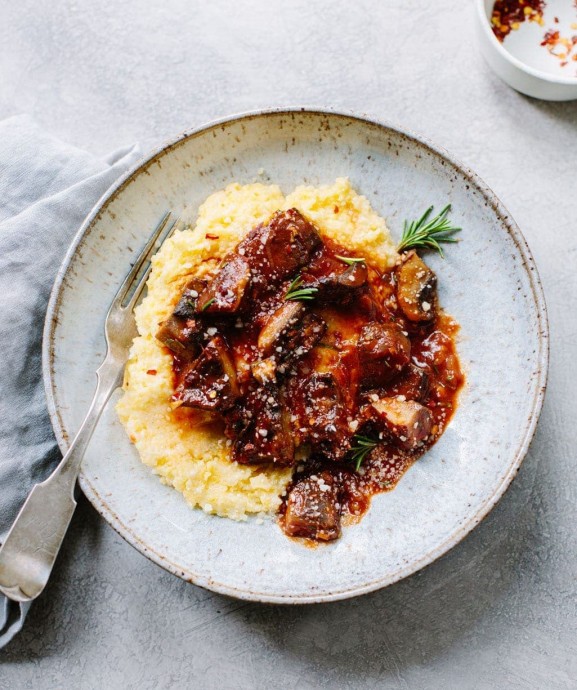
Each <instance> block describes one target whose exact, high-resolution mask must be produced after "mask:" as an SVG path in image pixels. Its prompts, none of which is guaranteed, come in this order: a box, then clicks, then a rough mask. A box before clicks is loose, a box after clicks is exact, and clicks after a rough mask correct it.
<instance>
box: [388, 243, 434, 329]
mask: <svg viewBox="0 0 577 690" xmlns="http://www.w3.org/2000/svg"><path fill="white" fill-rule="evenodd" d="M396 278H397V300H398V303H399V306H400V308H401V309H402V311H403V313H404V315H405V316H406V317H407V319H409V321H431V319H433V318H435V315H436V311H437V276H436V275H435V274H434V273H433V271H431V269H430V268H429V267H428V266H427V264H425V262H424V261H422V260H421V259H420V258H419V256H418V255H417V254H416V253H415V252H414V251H410V252H407V253H406V254H404V255H403V257H402V263H401V265H400V266H398V267H397V270H396Z"/></svg>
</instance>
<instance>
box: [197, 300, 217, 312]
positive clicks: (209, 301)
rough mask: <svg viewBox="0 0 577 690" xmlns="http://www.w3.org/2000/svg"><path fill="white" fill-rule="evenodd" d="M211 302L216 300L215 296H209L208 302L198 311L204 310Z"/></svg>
mask: <svg viewBox="0 0 577 690" xmlns="http://www.w3.org/2000/svg"><path fill="white" fill-rule="evenodd" d="M213 302H216V297H211V298H210V299H209V300H208V302H206V303H205V304H203V305H202V307H201V310H200V311H206V310H207V309H208V308H209V307H210V305H211V304H212V303H213Z"/></svg>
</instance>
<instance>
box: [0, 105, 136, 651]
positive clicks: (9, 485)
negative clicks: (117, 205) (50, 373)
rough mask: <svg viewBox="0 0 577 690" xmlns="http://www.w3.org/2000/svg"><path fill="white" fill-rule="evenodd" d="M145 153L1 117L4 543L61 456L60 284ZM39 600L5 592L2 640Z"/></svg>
mask: <svg viewBox="0 0 577 690" xmlns="http://www.w3.org/2000/svg"><path fill="white" fill-rule="evenodd" d="M138 158H139V151H138V148H137V147H135V146H133V147H128V148H124V149H121V150H119V151H116V152H115V153H113V154H111V155H110V156H108V157H107V158H106V159H104V160H102V159H99V158H96V157H94V156H91V155H90V154H88V153H86V152H84V151H81V150H79V149H77V148H74V147H73V146H70V145H68V144H65V143H62V142H61V141H58V140H57V139H54V138H53V137H51V136H48V135H47V134H46V133H45V132H43V131H42V130H41V129H40V128H39V127H38V126H37V125H35V124H34V122H32V121H31V120H30V118H28V117H27V116H17V117H12V118H9V119H7V120H4V121H0V295H2V300H1V302H0V352H1V356H0V386H1V395H0V487H1V490H0V542H3V540H4V538H5V537H6V534H7V533H8V530H9V528H10V525H11V523H12V521H13V520H14V518H15V517H16V514H17V513H18V510H19V508H20V506H21V505H22V503H23V502H24V499H25V498H26V496H27V495H28V493H29V492H30V490H31V488H32V486H33V485H34V484H36V483H37V482H39V481H42V480H43V479H44V478H45V477H46V476H47V475H48V474H49V473H50V470H51V469H52V467H53V466H54V465H55V464H56V463H57V462H58V460H59V459H60V455H59V452H58V448H57V446H56V442H55V440H54V436H53V434H52V427H51V426H50V419H49V418H48V413H47V411H46V404H45V398H44V388H43V384H42V374H41V343H42V328H43V325H44V314H45V312H46V305H47V302H48V297H49V295H50V288H51V287H52V283H53V282H54V278H55V276H56V272H57V270H58V266H59V265H60V262H61V261H62V259H63V257H64V254H65V253H66V249H67V248H68V245H69V244H70V243H71V241H72V238H73V237H74V235H75V233H76V231H77V230H78V228H79V227H80V225H81V223H82V221H83V220H84V218H85V217H86V215H87V214H88V212H89V211H90V209H91V208H92V206H94V204H95V203H96V202H97V201H98V199H99V198H100V197H101V196H102V194H103V193H104V192H105V191H106V189H107V188H108V187H109V186H110V185H111V184H112V182H114V180H115V179H116V178H117V177H118V176H119V175H121V174H122V173H123V172H125V170H126V169H127V168H129V167H130V166H131V165H132V164H133V163H134V162H135V161H136V160H138ZM29 606H30V605H29V604H17V603H15V602H12V601H9V600H8V599H6V598H5V597H3V596H2V595H0V647H2V646H3V645H5V644H6V643H7V642H8V641H9V640H11V639H12V637H13V636H14V635H15V634H16V633H17V632H18V631H19V630H20V628H21V627H22V624H23V622H24V618H25V616H26V613H27V611H28V608H29Z"/></svg>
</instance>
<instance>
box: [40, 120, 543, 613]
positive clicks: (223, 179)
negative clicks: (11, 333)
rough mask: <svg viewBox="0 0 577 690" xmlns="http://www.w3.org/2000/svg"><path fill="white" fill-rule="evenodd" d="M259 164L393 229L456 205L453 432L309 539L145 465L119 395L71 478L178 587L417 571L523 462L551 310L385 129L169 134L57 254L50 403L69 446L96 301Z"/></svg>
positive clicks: (93, 341) (90, 353)
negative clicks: (235, 515)
mask: <svg viewBox="0 0 577 690" xmlns="http://www.w3.org/2000/svg"><path fill="white" fill-rule="evenodd" d="M263 171H264V178H265V179H269V180H270V181H271V182H274V183H277V184H279V185H280V186H281V188H282V189H283V190H284V191H289V190H292V189H293V188H294V187H295V186H296V185H299V184H303V183H307V184H315V185H316V184H322V183H329V182H332V181H333V180H334V179H335V178H336V177H339V176H348V177H349V178H350V179H351V182H352V184H353V186H354V187H355V188H356V189H357V190H358V191H359V192H361V193H362V194H365V195H366V196H367V197H368V199H369V200H370V203H371V204H372V205H373V207H374V208H375V209H376V210H377V211H378V212H379V213H380V214H382V215H383V216H384V217H385V218H386V219H387V222H388V224H389V227H390V229H391V231H392V233H393V235H394V236H396V237H399V234H400V232H401V229H402V222H403V219H405V218H412V217H416V216H419V215H420V214H421V213H422V211H423V209H425V208H427V207H428V206H429V205H430V204H435V205H436V206H438V207H439V208H440V207H441V206H443V205H444V204H445V203H447V202H448V201H451V202H452V204H453V212H452V220H453V221H454V222H455V223H456V224H458V225H461V226H462V227H463V231H462V233H461V235H462V238H461V239H462V241H461V242H459V244H457V245H454V246H451V247H449V249H448V251H447V252H446V258H445V259H444V260H443V259H441V258H440V257H438V256H436V255H427V261H428V262H429V263H430V265H431V267H432V268H433V269H434V270H435V271H436V272H437V274H438V277H439V283H440V300H441V304H442V305H443V306H444V307H445V308H446V310H447V311H448V312H449V313H451V314H452V315H454V317H455V318H456V319H457V320H458V321H459V322H460V324H461V326H462V330H461V337H460V342H459V353H460V357H461V361H462V364H463V367H464V370H465V372H466V376H467V384H466V387H465V389H464V390H463V392H462V396H461V401H460V406H459V408H458V410H457V411H456V414H455V415H454V417H453V420H452V422H451V424H450V426H449V427H448V428H447V430H446V431H445V434H444V435H443V437H442V438H441V439H440V440H439V442H438V443H437V444H436V445H435V446H434V447H433V448H432V449H431V451H430V452H428V453H427V454H426V455H425V456H424V457H423V458H422V459H420V460H419V461H418V462H417V463H416V464H415V465H414V466H413V467H412V468H411V469H410V470H409V471H408V472H407V474H406V475H405V476H404V477H403V479H402V480H401V482H400V483H399V485H398V486H397V487H396V488H395V490H394V491H391V492H389V493H385V494H381V495H378V496H376V497H375V498H374V499H373V501H372V506H371V508H370V510H369V512H368V513H367V515H366V516H365V517H364V518H363V520H362V521H361V522H360V523H359V524H357V525H354V526H350V527H348V528H346V529H345V530H344V534H343V537H342V538H341V539H340V540H338V541H336V542H334V543H331V544H329V545H326V546H322V547H319V548H315V549H311V548H306V547H304V546H303V545H301V544H300V543H297V542H295V541H292V540H289V539H287V538H286V537H285V535H284V534H283V533H282V532H281V530H280V529H279V527H278V525H277V524H276V523H275V522H274V520H272V519H271V520H270V521H267V522H265V523H264V524H259V523H258V521H256V520H248V521H246V522H233V521H230V520H227V519H222V518H218V517H214V516H209V515H206V514H205V513H203V512H202V511H200V510H194V509H191V508H190V507H189V506H188V505H187V504H186V503H185V501H184V499H183V497H182V496H181V494H179V493H177V492H176V491H175V490H173V489H171V488H169V487H167V486H164V485H162V484H161V483H160V481H159V480H158V478H157V477H156V476H154V475H153V474H152V472H151V471H150V469H149V468H147V467H145V466H144V465H143V464H142V463H141V462H140V460H139V458H138V454H137V452H136V450H135V449H134V447H133V446H132V445H131V444H130V443H129V440H128V438H127V436H126V434H125V432H124V429H123V428H122V427H121V425H120V423H119V421H118V419H117V417H116V414H115V411H114V407H113V405H114V402H115V400H113V401H112V404H111V405H109V407H108V408H107V410H106V411H105V413H104V415H103V418H102V421H101V423H100V425H99V426H98V428H97V431H96V433H95V436H94V438H93V441H92V443H91V445H90V447H89V449H88V452H87V454H86V457H85V460H84V464H83V467H82V471H81V475H80V486H81V487H82V489H83V490H84V492H85V493H86V495H87V496H88V498H89V500H90V501H91V502H92V503H93V504H94V506H95V507H96V509H97V510H98V511H99V512H100V513H101V514H102V515H103V516H104V518H105V519H106V520H108V522H109V523H110V524H111V525H112V526H113V527H114V528H115V529H116V530H117V531H118V532H119V533H120V534H121V535H122V536H123V537H124V538H125V539H126V540H127V541H129V542H130V543H131V544H132V545H134V546H135V547H136V548H137V549H138V550H140V551H141V552H142V553H143V554H145V555H146V556H148V557H149V558H150V559H152V560H153V561H154V562H156V563H158V564H159V565H161V566H163V567H164V568H166V569H167V570H169V571H170V572H172V573H174V574H176V575H178V576H179V577H182V578H184V579H185V580H189V581H190V582H194V583H196V584H198V585H201V586H203V587H206V588H208V589H212V590H215V591H217V592H221V593H224V594H228V595H231V596H235V597H239V598H242V599H250V600H258V601H266V602H280V603H305V602H317V601H329V600H334V599H342V598H345V597H351V596H354V595H358V594H362V593H364V592H369V591H371V590H375V589H378V588H380V587H384V586H385V585H389V584H391V583H392V582H395V581H397V580H400V579H401V578H403V577H406V576H407V575H410V574H411V573H414V572H415V571H417V570H419V569H420V568H422V567H423V566H425V565H427V564H428V563H431V561H433V560H435V559H436V558H438V557H439V556H440V555H442V554H444V553H446V552H447V551H448V550H449V549H450V548H451V547H452V546H454V545H455V544H456V543H457V542H459V541H460V540H461V539H462V538H463V537H464V536H465V535H466V534H467V533H468V532H469V531H470V530H471V529H473V527H474V526H475V525H477V524H478V523H479V521H480V520H481V519H482V518H483V517H484V516H485V515H486V514H487V513H488V511H489V510H490V509H491V508H492V506H494V505H495V503H496V502H497V501H498V500H499V497H500V496H501V495H502V494H503V492H504V491H505V489H506V488H507V486H508V484H509V482H510V481H511V479H512V478H513V476H514V475H515V473H516V472H517V470H518V468H519V465H520V463H521V460H522V459H523V456H524V455H525V452H526V450H527V447H528V444H529V442H530V440H531V437H532V435H533V431H534V429H535V424H536V422H537V418H538V415H539V411H540V408H541V402H542V399H543V392H544V386H545V380H546V371H547V320H546V314H545V305H544V301H543V295H542V292H541V287H540V284H539V280H538V277H537V271H536V269H535V265H534V263H533V259H532V258H531V254H530V253H529V250H528V248H527V245H526V243H525V240H524V239H523V237H522V235H521V233H520V232H519V230H518V228H517V226H516V225H515V223H514V222H513V220H512V219H511V217H510V216H509V214H508V213H507V211H506V210H505V209H504V208H503V206H502V205H501V203H500V202H499V201H498V199H496V197H495V196H494V195H493V194H492V193H491V192H490V190H489V189H488V188H487V187H486V186H485V185H484V184H483V183H482V182H481V180H479V178H478V177H477V176H476V175H475V174H473V173H472V172H471V171H470V170H468V169H466V168H464V167H463V166H462V165H460V164H459V163H457V162H456V161H455V160H454V159H453V158H452V157H451V156H450V155H449V154H447V153H446V152H444V151H442V150H441V149H439V148H438V147H434V146H432V145H431V144H428V143H426V142H425V141H423V140H422V139H421V138H419V137H416V136H414V135H411V134H409V133H407V132H405V131H403V130H401V129H399V128H396V127H393V126H391V125H387V124H383V123H379V122H375V121H371V120H368V119H363V118H359V117H354V116H352V115H347V114H339V113H335V112H320V111H304V110H292V111H287V110H283V111H268V112H261V113H255V114H248V115H244V116H238V117H233V118H231V119H227V120H222V121H219V122H216V123H213V124H210V125H207V126H205V127H202V128H200V129H197V130H194V131H191V132H187V133H185V134H183V135H180V136H178V137H177V138H175V139H174V140H173V141H171V142H170V143H168V144H167V145H166V146H163V147H162V148H161V149H160V150H158V151H156V152H154V153H153V154H152V155H150V156H149V157H148V158H147V159H146V160H145V161H144V162H143V163H142V164H141V165H139V166H138V167H136V168H135V169H134V170H132V171H131V172H130V173H128V174H127V175H125V176H124V178H123V179H121V180H120V181H119V182H118V183H117V184H116V185H115V186H114V187H113V188H112V189H111V190H110V191H109V192H108V193H107V194H106V195H105V197H104V198H103V199H101V201H100V202H99V203H98V204H97V206H96V207H95V208H94V209H93V211H92V212H91V213H90V215H89V217H88V218H87V219H86V222H85V223H84V225H83V226H82V228H81V230H80V232H79V234H78V236H77V237H76V239H75V241H74V243H73V245H72V247H71V249H70V251H69V253H68V255H67V257H66V259H65V261H64V263H63V265H62V268H61V270H60V272H59V275H58V279H57V281H56V284H55V286H54V290H53V293H52V298H51V301H50V306H49V310H48V316H47V321H46V329H45V339H44V377H45V384H46V392H47V396H48V404H49V410H50V415H51V418H52V422H53V425H54V430H55V432H56V436H57V438H58V442H59V444H60V446H61V448H62V450H63V451H64V450H66V448H67V446H68V443H69V439H70V438H71V437H72V435H73V434H74V433H75V432H76V430H77V429H78V427H79V425H80V423H81V421H82V418H83V415H84V414H85V412H86V410H87V408H88V405H89V401H90V399H91V396H92V394H93V391H94V383H95V375H94V371H95V369H96V368H97V366H98V365H99V363H100V361H101V360H102V358H103V355H104V339H103V322H104V317H105V314H106V311H107V308H108V305H109V303H110V301H111V299H112V296H113V295H114V293H115V292H116V289H117V287H118V285H119V284H120V281H121V279H122V278H123V277H124V275H125V274H126V272H127V270H128V268H129V266H130V262H131V261H132V260H134V258H135V256H136V255H137V254H138V252H139V250H140V248H141V247H142V246H143V244H144V242H145V240H146V238H147V237H148V235H149V233H150V232H151V229H152V228H153V227H154V226H155V225H156V223H157V221H158V219H159V218H160V216H161V215H162V214H163V212H164V211H165V210H166V209H172V210H173V211H175V212H176V213H179V212H180V211H181V210H182V209H183V208H184V207H185V206H190V205H192V207H193V208H195V207H198V205H199V204H200V203H201V202H202V201H203V200H204V199H205V198H206V197H207V196H208V195H209V194H211V193H212V192H214V191H215V190H218V189H221V188H223V187H224V186H225V185H227V184H228V183H230V182H232V181H238V182H242V183H247V182H251V181H255V180H256V179H258V180H260V181H262V180H263Z"/></svg>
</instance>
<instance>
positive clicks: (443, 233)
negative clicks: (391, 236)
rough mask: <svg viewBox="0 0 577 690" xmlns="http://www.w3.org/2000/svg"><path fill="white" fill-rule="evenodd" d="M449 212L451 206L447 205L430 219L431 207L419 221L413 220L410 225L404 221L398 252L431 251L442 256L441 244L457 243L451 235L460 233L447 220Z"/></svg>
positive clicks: (458, 229) (459, 229)
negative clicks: (411, 250) (410, 250)
mask: <svg viewBox="0 0 577 690" xmlns="http://www.w3.org/2000/svg"><path fill="white" fill-rule="evenodd" d="M450 210H451V204H447V205H446V206H445V208H443V210H442V211H441V212H440V213H439V214H438V215H437V216H434V217H433V218H430V216H431V213H432V212H433V207H432V206H429V208H428V209H427V210H426V211H425V212H424V213H423V215H422V216H421V217H420V218H419V220H413V221H411V222H410V223H409V222H408V221H405V223H404V226H403V236H402V237H401V241H400V243H399V246H398V247H397V249H398V251H399V252H403V251H406V250H407V249H432V250H434V251H437V252H439V254H440V255H441V256H444V254H443V250H442V248H441V243H442V242H443V243H454V242H457V241H458V240H457V239H456V238H455V237H453V235H455V233H457V232H460V231H461V228H458V227H455V226H453V225H451V221H450V220H449V219H448V218H447V215H448V213H449V211H450Z"/></svg>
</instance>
